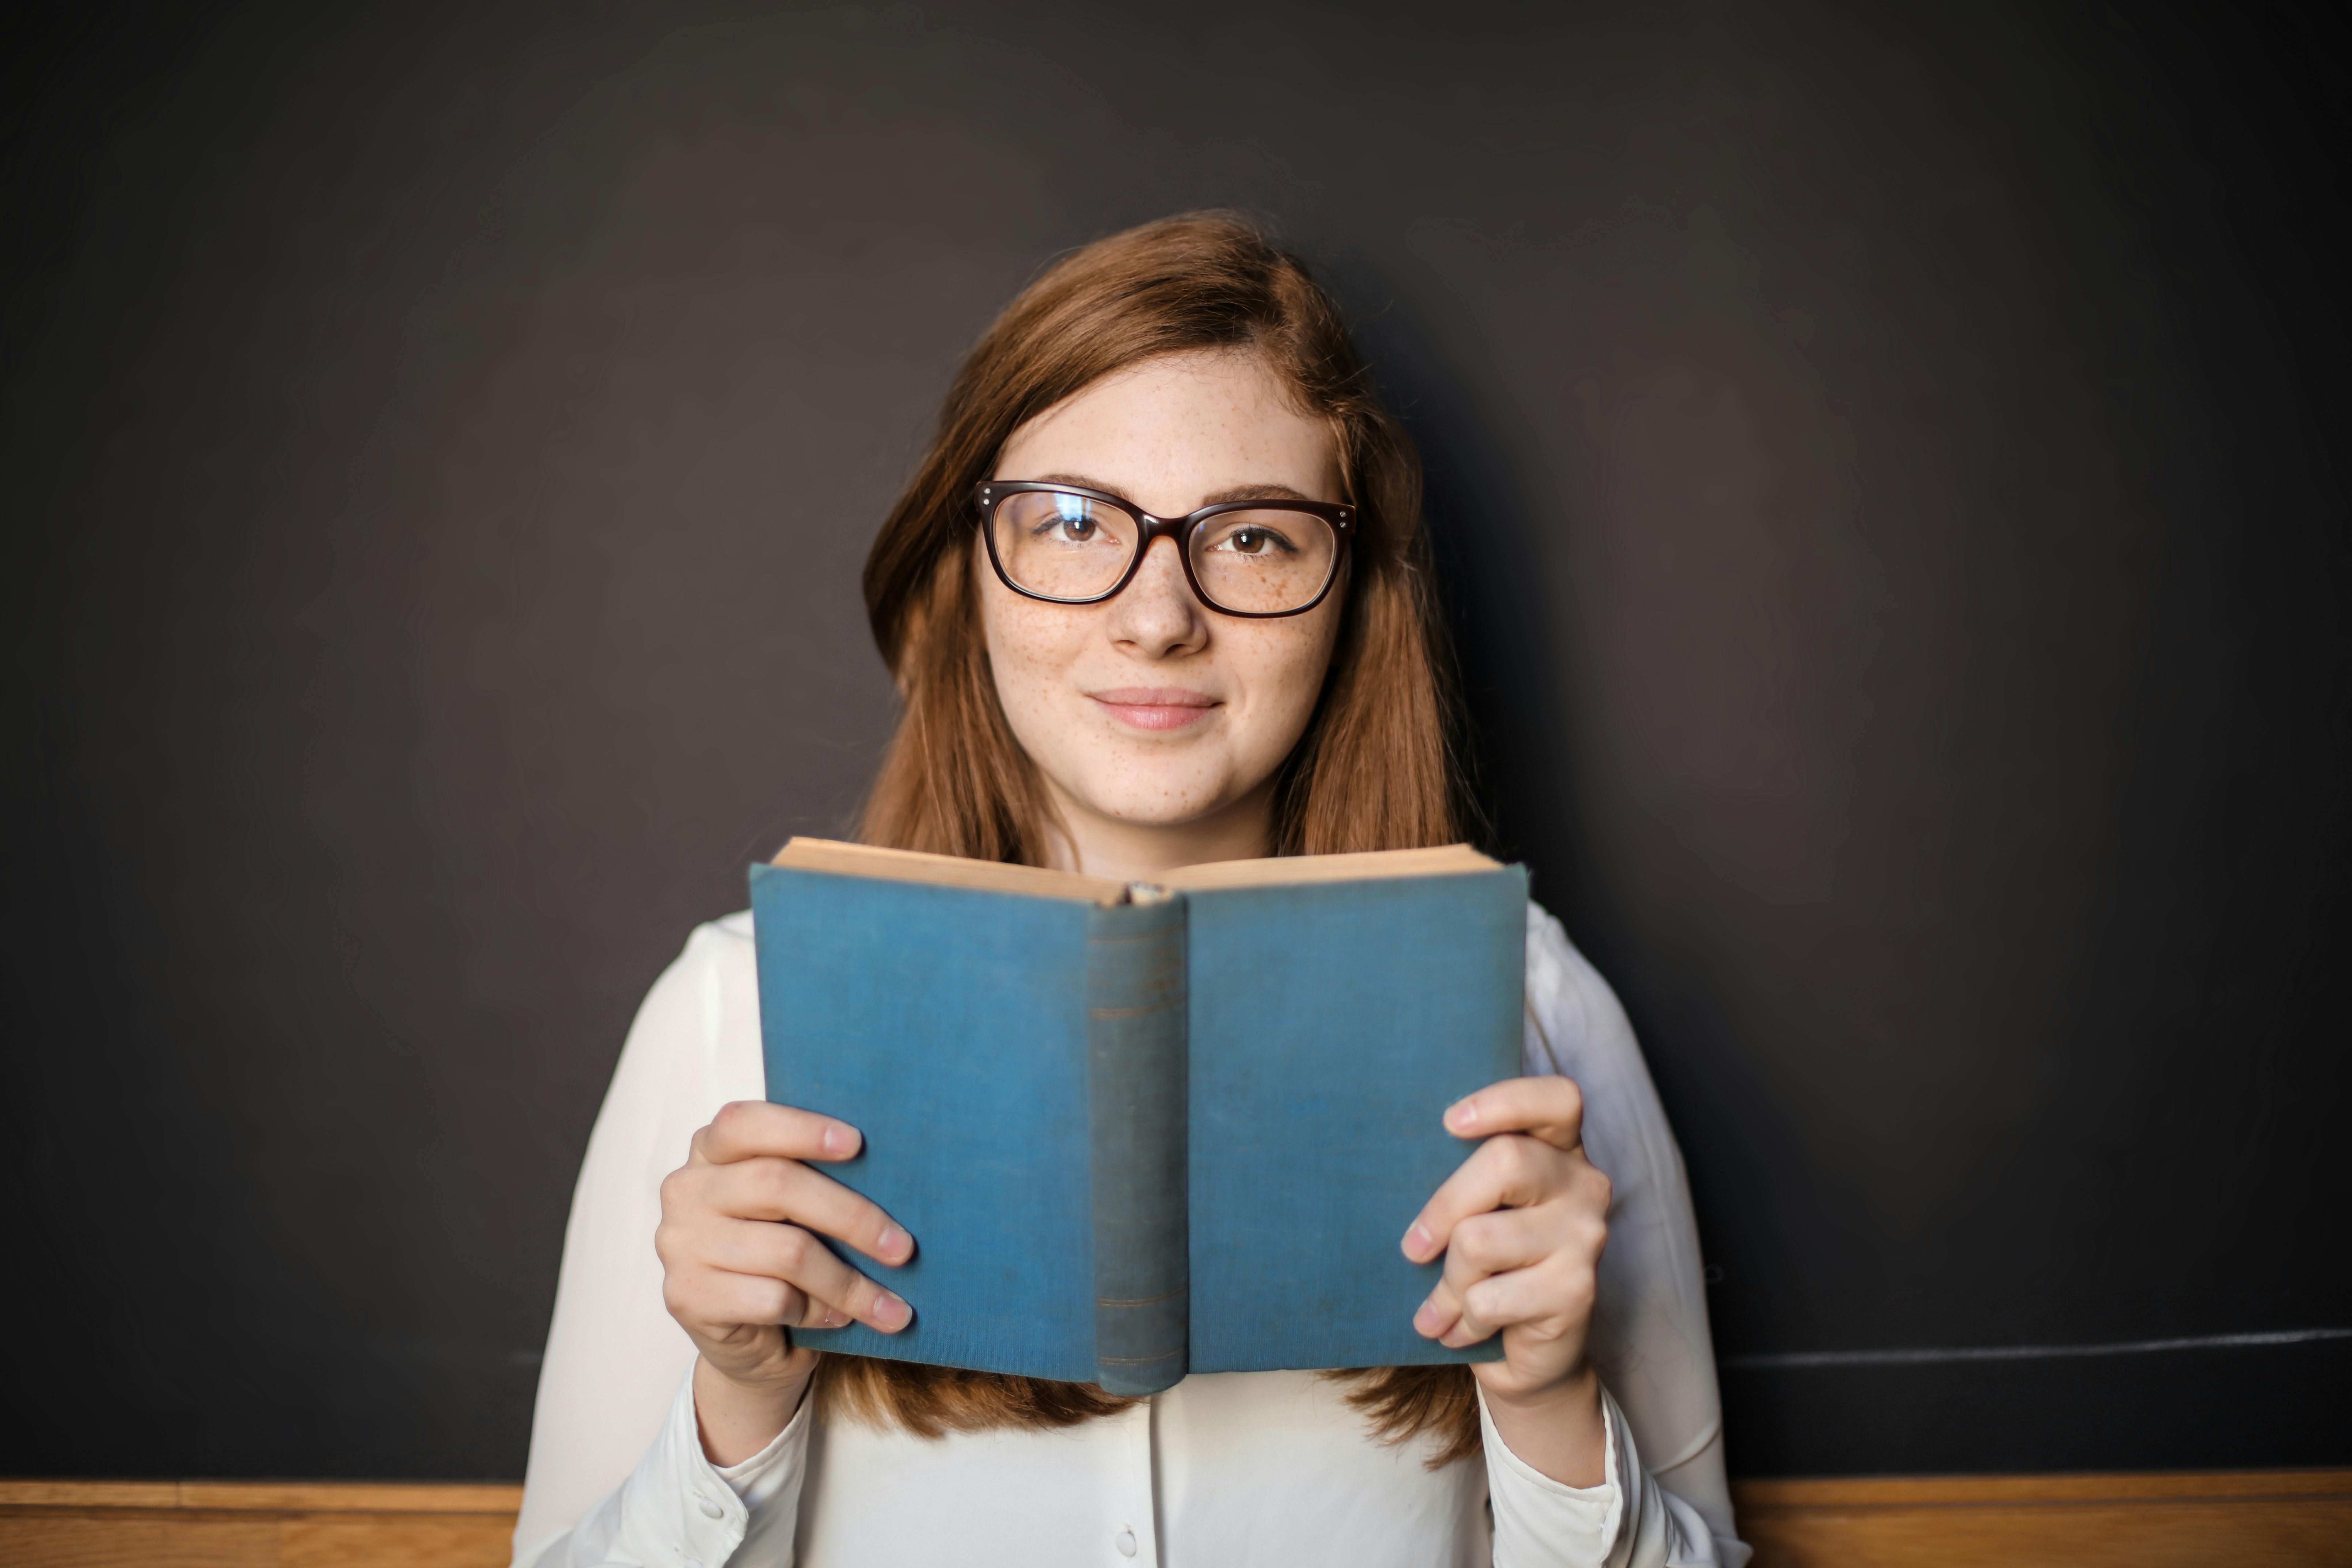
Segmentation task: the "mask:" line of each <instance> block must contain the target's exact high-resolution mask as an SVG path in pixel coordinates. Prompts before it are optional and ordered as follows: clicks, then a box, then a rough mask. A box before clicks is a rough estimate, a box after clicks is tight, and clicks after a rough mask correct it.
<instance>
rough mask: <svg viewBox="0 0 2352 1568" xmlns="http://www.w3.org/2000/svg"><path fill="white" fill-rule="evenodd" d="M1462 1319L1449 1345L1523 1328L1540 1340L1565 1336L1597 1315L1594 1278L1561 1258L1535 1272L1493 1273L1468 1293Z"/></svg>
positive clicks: (1447, 1338)
mask: <svg viewBox="0 0 2352 1568" xmlns="http://www.w3.org/2000/svg"><path fill="white" fill-rule="evenodd" d="M1460 1300H1461V1315H1460V1317H1459V1319H1458V1320H1457V1321H1455V1323H1454V1328H1453V1330H1452V1331H1451V1332H1450V1333H1448V1334H1447V1335H1446V1336H1444V1342H1445V1343H1447V1344H1451V1345H1466V1344H1475V1343H1476V1342H1478V1341H1479V1340H1482V1339H1484V1338H1486V1336H1487V1335H1488V1334H1490V1333H1496V1332H1499V1331H1502V1330H1504V1329H1517V1330H1518V1331H1520V1332H1521V1333H1523V1334H1528V1335H1532V1336H1534V1338H1535V1340H1536V1341H1537V1342H1543V1341H1548V1340H1553V1339H1557V1338H1559V1336H1560V1335H1561V1334H1564V1333H1567V1332H1568V1331H1570V1328H1571V1326H1572V1325H1575V1324H1580V1323H1584V1322H1586V1321H1589V1320H1590V1319H1591V1313H1592V1300H1593V1275H1592V1270H1591V1268H1590V1267H1579V1266H1577V1265H1576V1264H1575V1263H1573V1262H1572V1261H1570V1259H1568V1258H1564V1257H1560V1258H1548V1259H1546V1260H1545V1261H1544V1262H1543V1263H1541V1264H1538V1266H1536V1267H1535V1268H1514V1269H1510V1270H1508V1271H1507V1272H1505V1273H1501V1274H1494V1275H1489V1276H1488V1277H1487V1278H1486V1279H1481V1280H1479V1281H1478V1282H1477V1283H1476V1284H1475V1285H1473V1286H1471V1287H1470V1288H1469V1289H1467V1290H1465V1291H1464V1292H1463V1293H1462V1296H1461V1298H1460Z"/></svg>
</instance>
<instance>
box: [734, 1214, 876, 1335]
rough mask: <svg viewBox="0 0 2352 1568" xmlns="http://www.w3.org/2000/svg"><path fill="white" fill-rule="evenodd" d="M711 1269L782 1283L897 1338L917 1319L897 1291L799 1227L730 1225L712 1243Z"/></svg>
mask: <svg viewBox="0 0 2352 1568" xmlns="http://www.w3.org/2000/svg"><path fill="white" fill-rule="evenodd" d="M709 1262H710V1264H711V1266H713V1267H716V1268H724V1269H726V1270H728V1271H729V1272H730V1273H733V1274H737V1275H740V1276H743V1277H747V1278H763V1279H780V1280H782V1281H783V1282H784V1283H786V1284H788V1285H791V1286H793V1287H794V1288H796V1289H800V1290H803V1291H805V1292H806V1293H807V1294H808V1295H810V1296H812V1297H814V1298H815V1300H817V1301H819V1302H820V1303H822V1304H824V1306H827V1307H832V1308H835V1309H838V1310H841V1311H843V1312H845V1313H847V1314H848V1315H849V1316H851V1317H853V1318H855V1319H856V1320H857V1321H859V1322H861V1323H866V1324H868V1325H870V1326H872V1327H874V1328H877V1329H879V1330H881V1331H883V1332H884V1333H886V1334H895V1333H897V1332H898V1331H899V1330H900V1329H903V1328H905V1327H906V1326H907V1324H908V1321H909V1320H911V1319H912V1318H913V1317H914V1315H915V1314H914V1311H913V1309H911V1308H909V1307H908V1305H907V1303H906V1300H904V1299H903V1298H902V1297H900V1296H898V1294H897V1293H896V1292H894V1291H890V1290H886V1289H883V1288H882V1287H881V1286H879V1285H877V1284H876V1283H875V1282H874V1281H873V1280H871V1279H867V1278H866V1276H865V1275H863V1274H860V1273H859V1272H858V1271H857V1270H856V1269H855V1268H851V1267H850V1266H849V1265H848V1264H846V1263H844V1262H843V1261H842V1260H841V1258H839V1257H838V1256H836V1255H835V1252H834V1250H833V1248H831V1247H827V1246H825V1244H824V1242H822V1241H820V1240H819V1239H817V1237H815V1235H814V1234H813V1233H812V1232H809V1231H806V1230H803V1229H802V1228H801V1227H800V1226H796V1225H741V1226H729V1227H727V1229H726V1230H725V1231H724V1232H722V1233H721V1234H719V1235H717V1236H714V1237H712V1238H711V1239H710V1242H709Z"/></svg>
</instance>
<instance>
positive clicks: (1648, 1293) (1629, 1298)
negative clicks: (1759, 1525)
mask: <svg viewBox="0 0 2352 1568" xmlns="http://www.w3.org/2000/svg"><path fill="white" fill-rule="evenodd" d="M1525 1070H1526V1071H1527V1072H1528V1073H1530V1074H1546V1073H1559V1074H1561V1075H1563V1076H1565V1077H1568V1078H1572V1079H1575V1080H1576V1081H1577V1085H1578V1087H1579V1088H1580V1089H1583V1091H1584V1146H1585V1152H1586V1154H1587V1156H1588V1157H1590V1158H1591V1161H1592V1163H1594V1164H1595V1165H1597V1166H1598V1167H1600V1169H1601V1172H1602V1173H1604V1174H1606V1175H1607V1176H1608V1177H1609V1180H1610V1184H1611V1187H1612V1198H1611V1200H1610V1206H1609V1246H1608V1247H1607V1248H1606V1249H1605V1250H1604V1251H1603V1252H1602V1253H1601V1268H1600V1282H1599V1283H1600V1289H1599V1297H1598V1299H1597V1300H1596V1301H1595V1303H1594V1306H1593V1314H1592V1339H1591V1354H1592V1361H1593V1364H1594V1365H1595V1366H1596V1367H1598V1368H1599V1369H1600V1373H1601V1383H1602V1384H1603V1385H1604V1386H1605V1387H1606V1389H1607V1390H1608V1393H1609V1394H1610V1396H1611V1408H1612V1410H1614V1411H1616V1412H1617V1414H1618V1415H1620V1416H1621V1417H1622V1442H1612V1447H1611V1457H1612V1463H1613V1462H1615V1461H1616V1460H1618V1459H1620V1458H1623V1459H1625V1460H1626V1461H1627V1462H1628V1463H1629V1464H1633V1463H1634V1461H1633V1458H1632V1456H1633V1455H1635V1454H1636V1453H1638V1454H1640V1455H1643V1456H1646V1457H1647V1462H1648V1468H1646V1469H1641V1468H1629V1469H1628V1470H1627V1471H1626V1474H1628V1475H1638V1476H1639V1477H1640V1478H1641V1480H1642V1483H1643V1488H1645V1489H1654V1490H1656V1491H1657V1492H1659V1493H1660V1494H1661V1501H1660V1502H1659V1503H1658V1505H1657V1506H1656V1507H1655V1508H1650V1509H1644V1508H1643V1507H1642V1506H1640V1505H1641V1503H1642V1500H1643V1499H1642V1497H1641V1496H1636V1495H1634V1493H1633V1492H1629V1493H1628V1498H1629V1500H1630V1502H1631V1503H1632V1504H1633V1507H1632V1508H1631V1509H1630V1510H1629V1512H1628V1514H1627V1516H1626V1523H1627V1528H1628V1529H1629V1530H1630V1529H1631V1528H1632V1527H1633V1526H1634V1525H1638V1524H1640V1523H1641V1521H1643V1520H1644V1519H1648V1518H1653V1517H1655V1518H1660V1519H1663V1518H1664V1517H1667V1516H1668V1515H1669V1514H1671V1515H1672V1516H1674V1517H1677V1518H1679V1517H1682V1516H1683V1515H1684V1514H1685V1513H1687V1514H1688V1515H1690V1516H1691V1517H1692V1518H1695V1519H1696V1520H1698V1521H1704V1529H1703V1531H1701V1533H1702V1535H1703V1536H1707V1537H1712V1545H1711V1547H1709V1548H1708V1549H1707V1551H1706V1554H1704V1555H1698V1556H1686V1557H1635V1558H1629V1559H1624V1560H1623V1561H1628V1562H1641V1563H1681V1562H1693V1563H1717V1562H1719V1563H1722V1564H1723V1565H1724V1568H1741V1565H1742V1564H1744V1563H1746V1562H1747V1561H1748V1547H1747V1546H1746V1545H1745V1544H1743V1543H1742V1542H1740V1541H1739V1539H1738V1534H1737V1533H1736V1531H1735V1528H1734V1524H1733V1521H1732V1515H1731V1489H1730V1486H1729V1483H1728V1481H1727V1479H1726V1478H1725V1475H1724V1468H1723V1416H1722V1402H1721V1398H1720V1395H1719V1394H1717V1388H1716V1379H1715V1351H1714V1346H1713V1343H1712V1342H1711V1340H1710V1338H1709V1334H1708V1330H1707V1314H1706V1283H1705V1280H1704V1279H1702V1277H1701V1276H1702V1270H1703V1268H1704V1267H1705V1265H1704V1262H1703V1260H1702V1258H1701V1256H1700V1253H1699V1246H1698V1223H1697V1220H1696V1217H1695V1216H1694V1215H1693V1214H1692V1212H1691V1201H1690V1183H1689V1179H1688V1177H1687V1176H1685V1173H1684V1171H1683V1158H1682V1151H1681V1150H1680V1149H1679V1148H1678V1147H1677V1146H1676V1144H1675V1135H1674V1130H1673V1129H1672V1128H1671V1127H1669V1126H1668V1125H1667V1123H1666V1113H1665V1110H1664V1107H1663V1106H1662V1105H1661V1104H1660V1103H1659V1101H1658V1091H1657V1089H1656V1087H1655V1086H1654V1084H1652V1082H1651V1081H1650V1070H1649V1067H1648V1065H1647V1064H1646V1063H1645V1062H1643V1059H1642V1048H1641V1047H1640V1046H1639V1045H1638V1044H1637V1043H1636V1042H1635V1040H1634V1038H1633V1026H1632V1024H1631V1023H1629V1022H1628V1021H1627V1019H1626V1017H1625V1010H1624V1008H1623V1007H1622V1006H1621V1005H1619V1004H1618V1001H1617V997H1616V994H1615V993H1614V992H1612V991H1611V990H1610V988H1609V984H1608V982H1607V981H1605V980H1603V979H1601V975H1600V973H1598V972H1597V971H1596V970H1594V969H1593V967H1592V965H1591V963H1587V962H1586V961H1585V958H1584V955H1583V954H1582V953H1580V952H1577V951H1576V949H1575V947H1574V946H1573V945H1572V944H1571V943H1570V942H1569V940H1568V935H1567V933H1566V932H1565V931H1562V930H1561V929H1560V925H1559V921H1556V920H1554V919H1552V917H1551V916H1550V915H1549V914H1547V913H1545V912H1544V911H1543V910H1541V909H1539V908H1537V907H1536V906H1534V905H1529V906H1528V1020H1527V1031H1526V1045H1525ZM1529 1473H1530V1474H1534V1473H1535V1472H1532V1471H1530V1472H1529ZM1644 1495H1646V1494H1644ZM1499 1524H1500V1512H1499V1507H1498V1510H1497V1527H1498V1528H1499ZM1628 1539H1629V1540H1630V1539H1631V1537H1630V1536H1629V1537H1628ZM1686 1549H1687V1550H1689V1551H1697V1550H1699V1548H1698V1546H1697V1544H1696V1542H1690V1543H1686ZM1496 1561H1497V1562H1498V1563H1499V1562H1501V1561H1502V1559H1501V1557H1500V1555H1499V1552H1498V1554H1497V1557H1496ZM1608 1561H1610V1562H1612V1563H1615V1562H1618V1561H1620V1559H1617V1558H1613V1557H1612V1558H1611V1559H1609V1560H1608Z"/></svg>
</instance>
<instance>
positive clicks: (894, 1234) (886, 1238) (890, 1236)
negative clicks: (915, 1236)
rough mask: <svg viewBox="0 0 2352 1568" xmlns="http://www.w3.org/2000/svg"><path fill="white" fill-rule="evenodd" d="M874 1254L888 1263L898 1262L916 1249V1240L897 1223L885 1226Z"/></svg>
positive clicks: (876, 1243)
mask: <svg viewBox="0 0 2352 1568" xmlns="http://www.w3.org/2000/svg"><path fill="white" fill-rule="evenodd" d="M874 1245H875V1247H876V1248H877V1251H876V1252H875V1254H874V1256H875V1257H877V1258H881V1259H882V1260H883V1261H884V1262H886V1263H890V1262H896V1261H897V1260H898V1259H899V1258H904V1257H905V1256H906V1255H907V1254H908V1253H910V1252H912V1251H914V1250H915V1244H914V1241H913V1240H912V1239H911V1238H910V1237H908V1235H907V1233H906V1232H905V1231H903V1230H900V1229H899V1228H898V1226H895V1225H889V1226H883V1227H882V1235H881V1237H880V1238H879V1239H878V1240H877V1241H876V1242H875V1243H874Z"/></svg>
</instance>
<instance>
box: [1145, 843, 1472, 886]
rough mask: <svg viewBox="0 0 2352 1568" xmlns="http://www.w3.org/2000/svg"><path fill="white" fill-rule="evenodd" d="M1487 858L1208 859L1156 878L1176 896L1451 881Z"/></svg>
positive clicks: (1467, 853) (1463, 849) (1429, 852)
mask: <svg viewBox="0 0 2352 1568" xmlns="http://www.w3.org/2000/svg"><path fill="white" fill-rule="evenodd" d="M1500 866H1501V863H1500V862H1499V861H1496V860H1492V859H1489V858H1487V857H1486V856H1484V855H1481V854H1479V853H1478V851H1476V850H1475V849H1473V848H1471V847H1470V846H1468V845H1467V844H1448V845H1444V846H1443V847H1438V848H1434V849H1373V850H1368V851H1365V852H1363V853H1361V854H1356V855H1283V856H1276V857H1275V858H1271V859H1265V860H1212V861H1210V862H1208V863H1207V864H1206V865H1202V866H1184V867H1180V868H1178V869H1176V870H1173V871H1171V872H1169V873H1168V874H1167V875H1166V876H1164V877H1161V878H1160V884H1161V885H1162V886H1164V887H1169V888H1173V889H1177V890H1178V891H1180V892H1181V891H1189V890H1192V889H1202V890H1204V891H1205V890H1206V889H1211V888H1271V887H1280V886H1283V885H1286V884H1291V883H1300V882H1370V881H1376V880H1381V879H1387V878H1391V877H1454V876H1460V875H1462V874H1464V873H1465V872H1469V871H1493V870H1497V869H1499V868H1500Z"/></svg>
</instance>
